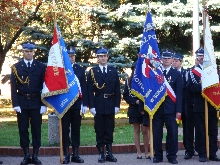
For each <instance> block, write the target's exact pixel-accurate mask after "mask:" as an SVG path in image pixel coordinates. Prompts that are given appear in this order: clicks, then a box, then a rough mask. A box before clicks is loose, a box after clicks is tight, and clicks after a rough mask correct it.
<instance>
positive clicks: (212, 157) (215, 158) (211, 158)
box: [209, 155, 220, 161]
mask: <svg viewBox="0 0 220 165" xmlns="http://www.w3.org/2000/svg"><path fill="white" fill-rule="evenodd" d="M209 160H212V161H220V159H219V158H218V157H217V155H215V156H210V158H209Z"/></svg>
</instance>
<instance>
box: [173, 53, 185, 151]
mask: <svg viewBox="0 0 220 165" xmlns="http://www.w3.org/2000/svg"><path fill="white" fill-rule="evenodd" d="M182 63H183V55H181V54H179V53H174V54H173V63H172V66H173V68H174V69H176V70H177V71H179V72H180V74H181V77H182V83H183V97H182V98H183V100H182V113H181V120H182V126H183V145H184V148H186V131H187V129H186V114H185V100H186V98H185V97H184V96H185V88H184V86H185V84H184V78H185V77H184V76H185V74H186V70H185V69H183V67H182Z"/></svg>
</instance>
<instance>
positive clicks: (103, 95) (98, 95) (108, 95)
mask: <svg viewBox="0 0 220 165" xmlns="http://www.w3.org/2000/svg"><path fill="white" fill-rule="evenodd" d="M95 96H96V97H103V98H105V99H107V98H110V97H114V93H113V94H108V93H104V94H95Z"/></svg>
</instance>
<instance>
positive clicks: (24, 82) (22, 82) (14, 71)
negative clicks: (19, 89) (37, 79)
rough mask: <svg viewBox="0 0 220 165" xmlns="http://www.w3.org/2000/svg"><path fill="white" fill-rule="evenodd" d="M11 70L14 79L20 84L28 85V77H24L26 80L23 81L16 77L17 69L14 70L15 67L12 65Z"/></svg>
mask: <svg viewBox="0 0 220 165" xmlns="http://www.w3.org/2000/svg"><path fill="white" fill-rule="evenodd" d="M12 70H13V73H14V75H15V77H16V79H17V80H18V81H19V82H20V83H21V84H28V85H29V82H30V80H29V77H28V76H27V77H26V80H25V81H23V80H22V79H21V78H20V77H19V76H18V72H17V69H16V67H15V66H14V65H12Z"/></svg>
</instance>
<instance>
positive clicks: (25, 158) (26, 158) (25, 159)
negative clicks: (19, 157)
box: [21, 154, 32, 165]
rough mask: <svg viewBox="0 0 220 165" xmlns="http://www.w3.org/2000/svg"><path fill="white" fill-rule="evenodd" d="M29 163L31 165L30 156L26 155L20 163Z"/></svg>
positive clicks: (23, 164)
mask: <svg viewBox="0 0 220 165" xmlns="http://www.w3.org/2000/svg"><path fill="white" fill-rule="evenodd" d="M31 163H32V160H31V156H30V154H26V155H25V156H24V159H23V161H22V162H21V165H25V164H31Z"/></svg>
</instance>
